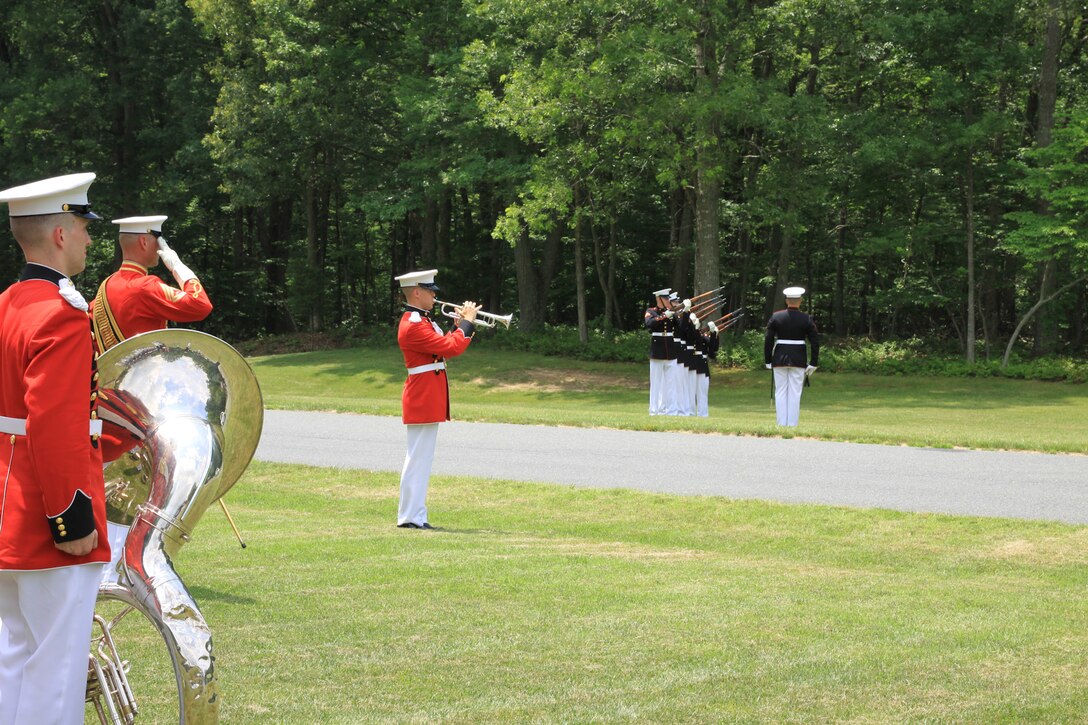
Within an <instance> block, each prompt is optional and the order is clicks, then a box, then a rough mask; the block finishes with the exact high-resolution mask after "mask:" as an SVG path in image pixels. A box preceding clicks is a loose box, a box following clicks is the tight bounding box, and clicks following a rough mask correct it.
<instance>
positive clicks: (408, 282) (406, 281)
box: [393, 269, 438, 287]
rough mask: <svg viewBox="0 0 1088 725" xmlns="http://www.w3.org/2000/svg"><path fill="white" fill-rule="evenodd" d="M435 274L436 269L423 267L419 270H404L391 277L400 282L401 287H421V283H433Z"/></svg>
mask: <svg viewBox="0 0 1088 725" xmlns="http://www.w3.org/2000/svg"><path fill="white" fill-rule="evenodd" d="M436 274H438V270H437V269H425V270H423V271H421V272H406V273H404V274H402V275H400V276H399V277H394V278H393V279H395V280H396V281H398V282H400V286H401V287H422V286H423V285H433V284H434V276H435V275H436Z"/></svg>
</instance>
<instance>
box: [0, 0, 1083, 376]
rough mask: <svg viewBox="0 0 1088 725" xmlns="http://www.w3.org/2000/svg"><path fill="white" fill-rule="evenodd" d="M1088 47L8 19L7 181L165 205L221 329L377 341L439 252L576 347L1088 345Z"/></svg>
mask: <svg viewBox="0 0 1088 725" xmlns="http://www.w3.org/2000/svg"><path fill="white" fill-rule="evenodd" d="M1086 45H1088V7H1086V6H1084V5H1083V4H1076V3H1073V2H1071V0H944V1H942V2H940V3H933V2H927V1H925V0H896V1H894V2H892V1H891V0H537V1H536V2H532V3H526V2H524V1H523V0H187V2H183V1H182V0H8V2H6V3H5V4H4V6H3V8H2V9H0V183H3V184H4V185H5V186H7V185H15V184H19V183H25V182H27V181H31V180H34V179H37V178H43V177H45V176H49V175H54V174H61V173H70V172H74V171H84V170H92V171H95V172H97V173H98V175H99V179H98V181H97V182H96V184H95V186H94V187H92V201H93V202H94V203H95V207H96V209H99V208H101V209H102V210H104V215H107V216H108V218H113V217H123V216H128V215H135V214H155V213H158V214H168V215H169V216H170V220H169V221H168V222H167V223H166V228H165V233H166V236H167V237H168V238H170V239H171V243H172V244H173V245H174V246H175V248H176V249H178V251H179V252H180V253H181V254H182V258H183V259H185V260H186V262H187V263H189V265H190V266H191V267H193V268H194V270H196V271H197V273H198V274H200V276H201V279H202V281H203V282H204V283H205V286H206V287H207V288H208V290H209V292H210V294H211V296H212V299H213V300H214V302H215V304H216V312H215V313H213V318H212V319H211V320H210V321H209V322H208V323H207V325H206V328H207V329H208V330H209V331H211V332H214V333H217V334H221V335H223V336H226V337H228V338H234V339H237V338H241V337H253V336H255V335H258V334H266V333H280V332H289V331H302V330H310V331H321V330H331V329H335V328H344V327H352V328H354V327H373V326H378V327H380V328H383V329H384V328H386V327H387V326H388V325H389V323H390V321H391V320H392V319H393V317H394V315H395V314H396V310H397V301H396V290H395V287H394V284H393V282H392V276H393V275H395V274H398V273H400V272H402V271H405V270H408V269H411V268H427V267H432V266H433V267H437V268H439V269H440V270H441V273H440V277H439V282H440V284H442V286H443V288H444V290H449V292H448V293H447V292H443V297H448V298H451V299H456V300H461V299H466V298H468V299H477V300H479V301H481V302H482V303H483V304H484V305H485V307H486V309H488V310H491V311H494V312H500V311H501V312H504V313H506V312H514V313H515V314H516V317H517V321H518V324H519V325H520V326H521V327H522V329H524V330H529V331H532V330H538V329H541V328H543V326H544V325H545V324H563V325H571V326H575V325H576V326H578V328H579V330H580V334H581V335H582V339H583V340H585V339H586V336H587V335H588V334H589V330H590V329H603V330H609V329H616V330H623V329H631V328H633V327H635V326H637V325H639V324H640V322H641V311H642V309H643V308H644V307H645V306H646V305H647V304H648V303H649V301H650V292H651V291H652V290H654V289H657V288H659V287H663V286H671V287H673V288H676V289H679V290H682V291H684V292H685V293H688V294H690V293H692V292H697V291H702V290H707V289H711V288H714V287H718V286H719V285H726V292H727V303H726V304H727V305H728V307H729V308H730V309H735V308H739V307H745V308H747V309H748V310H749V316H748V317H746V318H745V320H746V323H747V324H749V325H759V324H760V322H761V319H762V318H763V316H764V315H765V314H766V313H767V312H769V311H770V310H772V309H774V308H775V307H776V306H777V305H779V304H780V303H781V299H780V297H778V291H780V290H781V289H782V288H783V287H785V286H787V284H798V285H802V286H804V287H806V288H808V290H809V300H808V303H807V304H808V309H809V310H810V311H811V312H813V313H814V315H815V317H816V319H817V321H818V324H819V325H820V327H821V329H822V330H823V331H824V332H825V333H832V334H834V335H837V336H867V337H871V338H874V339H888V338H896V337H925V338H928V339H932V340H934V341H942V340H943V341H946V342H948V343H949V344H955V345H956V346H958V349H960V350H961V351H962V352H963V354H964V356H965V357H966V359H967V360H968V361H972V360H974V357H975V355H976V354H979V353H981V354H984V355H986V356H987V357H989V356H991V355H992V356H1000V355H1002V354H1004V353H1005V351H1006V349H1008V348H1009V347H1010V346H1011V345H1013V344H1014V343H1018V344H1019V346H1020V348H1021V349H1022V350H1025V351H1028V350H1030V351H1032V352H1034V353H1037V354H1046V353H1063V354H1083V353H1084V351H1085V349H1086V340H1085V322H1086V317H1088V305H1086V304H1085V303H1086V301H1088V300H1086V291H1085V287H1086V285H1085V279H1086V275H1088V101H1086V100H1085V99H1086V98H1088V95H1086V93H1085V91H1086V90H1088V89H1086V86H1088V73H1086V72H1085V71H1086V68H1085V65H1086V58H1085V46H1086ZM114 232H115V228H111V227H109V225H103V224H99V225H98V226H97V227H95V228H94V229H93V235H94V237H95V238H96V240H97V241H98V243H97V244H96V245H95V246H94V247H93V249H92V254H91V258H90V260H89V265H88V271H87V272H85V273H84V274H83V275H81V277H82V278H81V279H80V280H77V283H78V284H79V285H80V287H81V288H82V289H84V291H85V292H87V293H88V294H90V293H92V292H93V290H94V288H95V286H96V285H97V283H98V281H100V280H101V279H102V278H104V277H105V275H106V274H108V273H109V272H110V271H111V267H112V265H114V264H115V262H116V255H117V251H116V244H115V243H114V242H113V241H112V240H113V239H114V238H115V234H114ZM5 234H7V233H6V231H5ZM7 236H8V239H9V243H8V244H4V245H2V248H0V272H2V273H3V276H4V278H5V279H6V280H9V281H10V280H13V279H14V278H15V276H16V275H17V274H18V270H19V268H20V266H21V264H20V259H19V254H18V249H17V247H15V245H14V243H13V242H11V240H10V234H7Z"/></svg>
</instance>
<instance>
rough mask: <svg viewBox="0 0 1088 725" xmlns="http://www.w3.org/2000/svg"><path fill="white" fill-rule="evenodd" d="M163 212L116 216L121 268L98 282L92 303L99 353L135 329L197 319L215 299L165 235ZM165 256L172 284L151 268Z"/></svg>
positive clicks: (209, 311) (206, 311)
mask: <svg viewBox="0 0 1088 725" xmlns="http://www.w3.org/2000/svg"><path fill="white" fill-rule="evenodd" d="M166 219H167V217H165V216H139V217H126V218H124V219H114V220H113V223H114V224H117V225H118V227H119V232H118V244H120V246H121V253H122V254H123V255H124V262H122V264H121V268H120V269H119V270H117V271H116V272H114V273H113V274H111V275H110V276H109V277H107V278H106V280H105V281H104V282H102V284H101V285H99V287H98V294H96V295H95V298H94V302H92V303H91V319H92V320H94V330H95V345H96V346H97V348H98V352H99V354H101V353H103V352H105V351H106V350H109V349H110V348H111V347H113V346H114V345H116V344H117V343H119V342H122V341H123V340H127V339H128V338H130V337H132V336H133V335H139V334H140V333H142V332H151V331H152V330H162V329H164V328H165V327H166V326H167V325H168V324H169V323H170V322H199V321H200V320H203V319H204V318H205V317H207V316H208V315H209V314H211V311H212V302H211V300H210V299H208V293H207V292H206V291H205V290H204V286H203V285H202V284H200V280H199V279H197V276H196V274H194V273H193V271H192V270H191V269H189V268H188V267H187V266H185V265H184V264H182V263H181V260H180V259H178V255H177V253H176V252H174V250H172V249H170V247H169V245H167V244H166V239H165V238H164V237H163V236H162V223H163V222H164V221H166ZM160 258H161V260H162V262H163V264H165V265H166V268H167V269H169V270H170V272H171V273H172V274H173V275H174V279H175V280H176V281H177V283H178V286H177V287H171V286H170V285H168V284H165V283H164V282H163V281H162V280H160V279H159V278H158V277H156V276H154V275H150V274H148V270H149V269H150V268H151V267H154V266H155V265H156V264H158V263H159V260H160Z"/></svg>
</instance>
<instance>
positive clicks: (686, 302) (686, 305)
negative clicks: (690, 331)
mask: <svg viewBox="0 0 1088 725" xmlns="http://www.w3.org/2000/svg"><path fill="white" fill-rule="evenodd" d="M690 309H691V300H684V312H688V311H689V310H690Z"/></svg>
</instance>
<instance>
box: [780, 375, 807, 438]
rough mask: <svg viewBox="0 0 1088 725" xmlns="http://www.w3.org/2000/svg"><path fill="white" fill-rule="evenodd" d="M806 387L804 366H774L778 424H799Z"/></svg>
mask: <svg viewBox="0 0 1088 725" xmlns="http://www.w3.org/2000/svg"><path fill="white" fill-rule="evenodd" d="M804 389H805V369H804V368H774V411H775V415H776V417H777V422H778V425H784V426H791V427H792V426H796V425H797V420H798V418H800V415H801V391H802V390H804Z"/></svg>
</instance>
